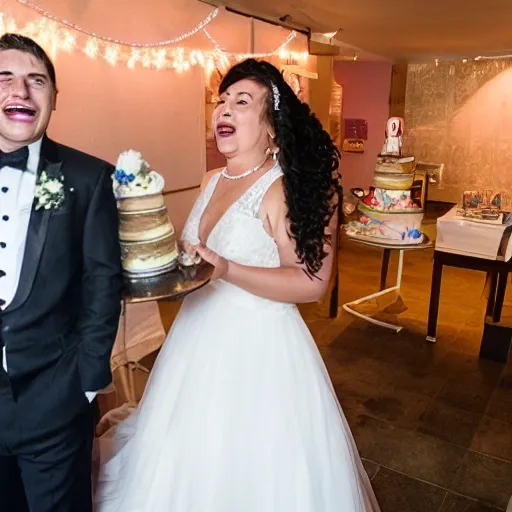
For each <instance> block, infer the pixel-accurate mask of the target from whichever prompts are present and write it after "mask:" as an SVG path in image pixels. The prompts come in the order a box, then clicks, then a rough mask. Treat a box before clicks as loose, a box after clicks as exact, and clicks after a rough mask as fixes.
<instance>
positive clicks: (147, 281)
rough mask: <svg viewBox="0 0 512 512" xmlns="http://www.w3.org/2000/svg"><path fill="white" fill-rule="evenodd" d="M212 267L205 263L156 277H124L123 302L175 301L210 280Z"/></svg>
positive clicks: (183, 267)
mask: <svg viewBox="0 0 512 512" xmlns="http://www.w3.org/2000/svg"><path fill="white" fill-rule="evenodd" d="M213 270H214V267H213V265H210V264H209V263H207V262H205V261H201V263H199V264H197V265H192V266H182V265H179V266H177V267H176V268H174V269H172V270H168V271H167V272H164V273H159V274H157V275H138V276H134V275H125V276H124V277H123V284H124V286H123V300H124V301H125V302H130V303H135V302H149V301H158V300H169V301H176V300H180V299H182V298H183V297H185V296H186V295H188V294H189V293H192V292H194V291H196V290H199V289H200V288H202V287H203V286H205V285H206V284H208V283H209V282H210V280H211V277H212V274H213Z"/></svg>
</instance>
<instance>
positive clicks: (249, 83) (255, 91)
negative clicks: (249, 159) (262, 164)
mask: <svg viewBox="0 0 512 512" xmlns="http://www.w3.org/2000/svg"><path fill="white" fill-rule="evenodd" d="M267 102H268V89H267V88H266V87H265V86H263V85H261V84H259V83H258V82H255V81H254V80H249V79H244V80H240V81H239V82H236V83H235V84H233V85H232V86H231V87H228V89H227V90H226V91H225V92H224V93H223V94H222V95H221V97H220V101H219V103H218V106H217V108H216V109H215V111H214V113H213V128H214V133H215V139H216V141H217V147H218V149H219V151H220V152H221V153H222V154H224V155H225V156H226V157H228V158H232V157H234V156H238V155H243V154H245V153H247V154H249V153H253V154H255V153H258V152H260V151H261V154H262V155H264V153H265V151H266V149H267V148H268V145H269V144H268V134H269V132H270V126H269V123H268V121H267V109H268V107H267Z"/></svg>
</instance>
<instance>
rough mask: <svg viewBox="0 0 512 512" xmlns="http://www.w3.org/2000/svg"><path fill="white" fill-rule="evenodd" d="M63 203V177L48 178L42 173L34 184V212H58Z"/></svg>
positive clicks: (45, 173) (44, 172)
mask: <svg viewBox="0 0 512 512" xmlns="http://www.w3.org/2000/svg"><path fill="white" fill-rule="evenodd" d="M62 203H64V176H59V177H54V176H49V175H48V173H47V172H46V171H43V172H42V173H41V174H40V176H39V179H38V181H37V184H36V189H35V193H34V207H35V209H36V210H41V209H43V210H58V209H59V208H60V207H61V206H62Z"/></svg>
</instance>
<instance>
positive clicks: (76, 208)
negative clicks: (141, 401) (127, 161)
mask: <svg viewBox="0 0 512 512" xmlns="http://www.w3.org/2000/svg"><path fill="white" fill-rule="evenodd" d="M43 170H45V171H46V172H47V174H48V175H50V176H56V177H58V176H63V178H64V189H65V199H64V203H63V204H62V205H61V207H60V208H59V209H56V210H51V209H49V210H44V209H39V210H35V209H33V210H32V213H31V216H30V223H29V227H28V234H27V240H26V248H25V256H24V259H23V264H22V269H21V275H20V281H19V285H18V288H17V290H16V294H15V296H14V298H13V300H12V302H11V303H10V304H9V305H8V306H7V308H5V309H4V310H3V311H2V312H1V313H0V333H1V334H0V335H1V341H2V343H3V344H4V345H5V347H6V354H7V366H8V372H7V374H8V377H9V379H8V382H9V385H10V386H11V388H12V392H13V395H14V398H15V400H16V401H17V407H18V409H19V411H20V414H21V416H22V417H23V418H24V419H25V420H26V422H27V426H28V425H29V424H32V425H33V426H36V425H40V426H43V425H44V426H45V427H46V428H51V427H52V426H56V424H58V423H63V422H66V421H69V420H70V418H72V417H74V416H75V415H76V414H78V413H80V411H81V410H82V409H84V408H85V407H87V406H88V401H87V399H86V397H85V391H97V390H100V389H102V388H104V387H106V386H107V385H108V384H110V382H111V371H110V355H111V351H112V347H113V344H114V341H115V337H116V333H117V328H118V322H119V315H120V308H121V302H120V294H121V263H120V248H119V241H118V240H119V239H118V217H117V208H116V202H115V198H114V195H113V192H112V181H111V174H112V172H113V170H114V169H113V167H112V165H110V164H108V163H107V162H104V161H102V160H99V159H97V158H94V157H92V156H90V155H87V154H85V153H82V152H80V151H77V150H75V149H71V148H68V147H66V146H63V145H61V144H57V143H55V142H53V141H51V140H50V139H48V138H47V137H44V139H43V141H42V144H41V154H40V161H39V170H38V174H40V173H41V172H42V171H43ZM0 268H1V262H0ZM0 371H3V370H0ZM0 408H1V404H0Z"/></svg>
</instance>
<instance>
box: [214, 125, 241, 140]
mask: <svg viewBox="0 0 512 512" xmlns="http://www.w3.org/2000/svg"><path fill="white" fill-rule="evenodd" d="M235 132H236V129H235V127H234V126H233V125H232V124H229V123H219V124H218V125H217V126H216V128H215V133H216V134H217V137H223V138H224V137H231V135H234V134H235Z"/></svg>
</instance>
